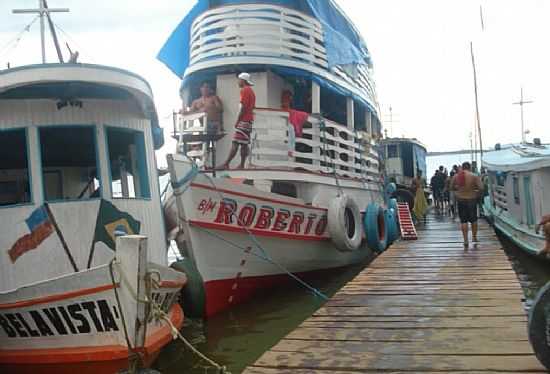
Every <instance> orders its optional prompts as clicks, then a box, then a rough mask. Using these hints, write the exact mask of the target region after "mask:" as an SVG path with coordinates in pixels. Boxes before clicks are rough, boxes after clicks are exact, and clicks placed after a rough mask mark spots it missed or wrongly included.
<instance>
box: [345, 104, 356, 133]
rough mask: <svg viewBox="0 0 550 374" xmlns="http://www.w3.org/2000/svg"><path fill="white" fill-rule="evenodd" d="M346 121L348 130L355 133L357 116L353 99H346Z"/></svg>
mask: <svg viewBox="0 0 550 374" xmlns="http://www.w3.org/2000/svg"><path fill="white" fill-rule="evenodd" d="M346 119H347V126H348V129H350V130H351V131H353V130H354V129H355V116H354V104H353V99H352V98H351V97H346Z"/></svg>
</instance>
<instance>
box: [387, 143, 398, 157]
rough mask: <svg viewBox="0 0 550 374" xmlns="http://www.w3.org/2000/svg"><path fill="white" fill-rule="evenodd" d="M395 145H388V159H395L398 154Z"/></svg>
mask: <svg viewBox="0 0 550 374" xmlns="http://www.w3.org/2000/svg"><path fill="white" fill-rule="evenodd" d="M398 149H399V148H398V147H397V144H388V158H397V157H399V154H398Z"/></svg>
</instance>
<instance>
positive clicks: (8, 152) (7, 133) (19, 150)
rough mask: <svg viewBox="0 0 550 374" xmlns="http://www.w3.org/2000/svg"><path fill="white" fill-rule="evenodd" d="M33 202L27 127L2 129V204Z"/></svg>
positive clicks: (0, 193) (0, 202)
mask: <svg viewBox="0 0 550 374" xmlns="http://www.w3.org/2000/svg"><path fill="white" fill-rule="evenodd" d="M30 202H31V186H30V183H29V161H28V154H27V131H26V129H16V130H1V131H0V206H9V205H16V204H25V203H30Z"/></svg>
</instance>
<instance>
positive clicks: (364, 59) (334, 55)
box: [157, 0, 371, 77]
mask: <svg viewBox="0 0 550 374" xmlns="http://www.w3.org/2000/svg"><path fill="white" fill-rule="evenodd" d="M247 3H248V4H249V3H250V1H249V0H248V1H246V0H196V3H195V5H194V6H193V8H192V9H191V11H190V12H189V13H188V14H187V15H186V16H185V18H184V19H183V20H182V21H181V22H180V24H179V25H178V26H177V27H176V29H175V30H174V31H173V32H172V35H170V37H169V38H168V40H167V41H166V43H165V44H164V46H163V47H162V49H161V50H160V52H159V54H158V56H157V58H158V59H159V60H160V61H162V62H163V63H164V64H165V65H166V66H167V67H168V68H169V69H170V70H171V71H172V72H173V73H174V74H176V75H177V76H179V77H182V76H183V74H184V73H185V69H186V68H187V66H188V65H189V53H190V50H189V41H190V36H191V25H192V23H193V21H194V20H195V18H197V16H199V15H200V14H201V13H203V12H204V11H206V10H207V9H209V8H212V7H217V6H223V5H235V4H247ZM259 3H262V4H273V5H280V6H285V7H288V8H292V9H296V10H298V11H301V12H304V13H306V14H308V15H310V16H313V17H315V18H316V19H318V20H319V22H321V24H322V27H323V36H324V40H325V47H326V50H327V60H328V65H329V68H332V67H334V66H337V65H355V64H371V59H370V55H369V52H368V49H367V46H366V44H365V42H364V41H363V39H362V38H361V36H360V35H359V33H358V32H357V30H356V29H355V28H354V26H353V25H352V24H351V22H350V21H349V20H348V19H347V18H346V16H345V15H344V14H343V12H342V11H341V10H340V9H339V8H338V6H337V5H335V4H334V3H333V2H332V0H262V1H259Z"/></svg>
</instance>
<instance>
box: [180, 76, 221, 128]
mask: <svg viewBox="0 0 550 374" xmlns="http://www.w3.org/2000/svg"><path fill="white" fill-rule="evenodd" d="M200 91H201V97H199V98H198V99H197V100H194V101H193V103H192V104H191V107H190V108H189V110H187V111H185V112H184V114H188V113H197V112H204V113H206V121H207V123H206V132H207V133H208V134H217V133H218V132H223V125H222V111H223V104H222V101H221V100H220V98H219V97H218V96H217V95H216V94H214V92H213V91H212V88H211V87H210V84H209V83H208V82H206V81H205V82H202V84H201V86H200Z"/></svg>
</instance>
